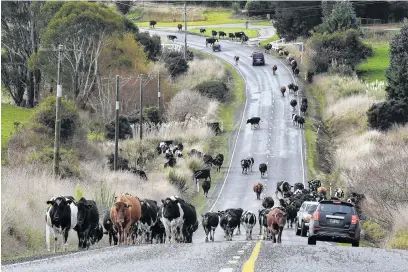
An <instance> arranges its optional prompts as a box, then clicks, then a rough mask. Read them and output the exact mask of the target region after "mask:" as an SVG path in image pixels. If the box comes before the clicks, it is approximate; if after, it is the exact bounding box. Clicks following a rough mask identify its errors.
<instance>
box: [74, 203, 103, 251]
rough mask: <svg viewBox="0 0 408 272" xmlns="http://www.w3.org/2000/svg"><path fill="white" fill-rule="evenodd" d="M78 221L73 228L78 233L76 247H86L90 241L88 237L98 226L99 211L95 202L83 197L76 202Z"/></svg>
mask: <svg viewBox="0 0 408 272" xmlns="http://www.w3.org/2000/svg"><path fill="white" fill-rule="evenodd" d="M77 206H78V223H77V225H76V227H75V228H74V229H75V230H76V231H77V234H78V240H79V242H78V248H86V249H88V248H89V246H90V244H91V241H90V237H91V235H92V233H93V232H94V231H95V229H96V228H98V226H99V212H98V207H97V206H96V202H95V201H93V200H86V199H85V198H84V197H81V199H80V200H79V201H78V202H77Z"/></svg>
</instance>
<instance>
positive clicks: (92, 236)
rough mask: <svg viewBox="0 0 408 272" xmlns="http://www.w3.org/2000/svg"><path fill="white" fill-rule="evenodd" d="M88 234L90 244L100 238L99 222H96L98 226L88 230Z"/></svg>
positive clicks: (101, 232) (101, 228)
mask: <svg viewBox="0 0 408 272" xmlns="http://www.w3.org/2000/svg"><path fill="white" fill-rule="evenodd" d="M89 236H90V238H89V239H90V242H91V244H92V245H93V244H95V243H97V242H99V241H100V240H102V238H103V227H102V226H101V224H98V226H97V227H96V228H95V229H94V230H93V231H91V232H90V235H89Z"/></svg>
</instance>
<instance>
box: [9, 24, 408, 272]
mask: <svg viewBox="0 0 408 272" xmlns="http://www.w3.org/2000/svg"><path fill="white" fill-rule="evenodd" d="M155 32H156V33H158V34H160V35H168V34H169V32H165V31H162V30H157V31H155ZM180 36H181V35H180ZM188 41H189V46H191V47H193V48H196V49H199V50H203V51H204V52H207V53H213V52H212V49H211V48H210V47H208V48H205V42H204V38H202V37H198V36H192V35H189V37H188ZM221 44H222V52H216V53H214V54H215V55H217V56H218V57H220V58H222V59H224V60H226V61H227V62H229V63H231V64H233V57H234V55H237V54H238V55H239V56H240V63H239V65H238V67H237V68H238V69H239V71H240V72H241V74H242V76H243V77H244V79H245V82H246V86H247V88H246V92H247V102H246V105H245V109H244V114H243V122H242V123H241V125H240V127H239V132H238V137H237V141H236V143H235V150H234V153H233V155H232V160H231V168H229V169H228V167H224V169H225V171H228V173H227V178H226V179H225V183H222V191H221V193H220V194H218V193H215V194H214V193H212V194H211V196H210V199H209V200H208V201H209V203H210V202H211V203H213V204H211V205H210V208H211V210H213V211H218V210H223V209H227V208H238V207H240V208H243V209H244V210H251V211H253V212H255V213H257V211H258V209H259V208H260V207H261V201H260V200H256V196H255V193H254V192H253V191H252V186H253V184H254V183H257V182H262V183H263V184H265V185H266V192H264V194H263V196H265V195H268V196H273V197H275V190H276V183H277V181H279V180H286V181H289V182H290V183H292V184H293V183H295V182H304V181H305V179H306V177H305V169H304V167H305V166H304V154H305V152H304V140H303V132H302V130H301V129H299V128H296V127H294V126H293V125H292V121H291V114H292V108H291V107H290V105H289V101H290V99H291V98H292V97H293V95H288V94H286V96H285V97H282V96H281V94H280V91H279V88H280V86H282V85H288V84H289V83H291V82H292V81H293V79H292V76H291V74H290V73H289V71H288V70H287V69H286V68H285V67H284V66H283V65H282V64H281V63H280V62H279V61H278V60H276V59H273V58H272V57H271V56H266V66H260V67H253V66H252V62H251V58H250V55H251V53H252V52H253V51H254V49H253V48H250V47H247V46H245V45H242V44H239V43H236V42H229V41H225V42H221ZM273 64H276V65H277V66H278V71H277V74H276V75H275V76H274V75H272V69H271V66H272V65H273ZM297 99H298V100H299V99H301V95H300V96H299V97H297ZM253 116H259V117H261V120H262V121H261V123H260V129H257V130H252V129H251V127H250V125H249V124H248V125H247V124H245V123H246V119H247V118H250V117H253ZM249 156H252V157H253V158H254V159H255V166H254V168H253V171H252V172H248V174H247V175H245V174H242V173H241V168H240V160H241V159H243V158H247V157H249ZM262 162H265V163H267V164H268V175H267V177H265V178H263V179H261V178H260V172H259V170H258V166H259V164H260V163H262ZM258 232H259V226H258V225H257V226H256V227H255V228H254V232H253V240H252V241H245V234H244V230H243V228H242V234H241V235H238V236H234V237H233V241H232V242H225V240H224V238H223V232H222V230H221V229H220V228H218V229H217V230H216V235H215V242H210V243H205V242H204V232H203V230H202V227H201V226H200V227H199V230H198V231H197V232H196V233H195V235H194V239H193V243H192V244H164V245H140V246H129V247H121V248H119V247H110V248H103V249H97V250H91V251H87V252H78V253H74V254H70V255H65V256H59V257H53V258H47V259H42V260H37V261H33V262H26V263H19V264H13V265H6V266H2V267H1V270H2V271H53V272H55V271H70V272H74V271H81V272H82V271H103V270H108V269H109V270H112V271H117V270H119V271H127V270H129V269H131V270H132V271H186V272H189V271H223V272H227V271H241V270H242V268H243V266H244V263H245V262H247V261H248V260H250V261H249V262H248V264H249V268H248V267H246V268H245V269H244V271H254V270H255V271H408V252H407V251H396V250H382V249H369V248H351V247H339V246H334V245H333V244H329V243H323V242H318V243H317V245H316V246H306V244H307V240H306V238H302V237H298V236H295V234H294V230H293V229H288V228H286V229H285V230H284V233H283V238H282V244H281V245H276V244H272V243H271V242H270V241H261V242H257V239H258V235H257V234H258ZM256 244H259V245H258V246H256ZM259 246H260V249H259V252H257V250H254V248H258V247H259ZM258 254H259V255H258ZM250 256H251V258H250ZM251 264H252V268H251Z"/></svg>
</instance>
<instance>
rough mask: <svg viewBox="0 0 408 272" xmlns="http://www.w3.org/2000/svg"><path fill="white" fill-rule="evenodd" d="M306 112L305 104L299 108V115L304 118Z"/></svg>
mask: <svg viewBox="0 0 408 272" xmlns="http://www.w3.org/2000/svg"><path fill="white" fill-rule="evenodd" d="M306 111H307V104H303V103H302V105H301V106H300V113H301V114H302V115H303V116H305V115H306Z"/></svg>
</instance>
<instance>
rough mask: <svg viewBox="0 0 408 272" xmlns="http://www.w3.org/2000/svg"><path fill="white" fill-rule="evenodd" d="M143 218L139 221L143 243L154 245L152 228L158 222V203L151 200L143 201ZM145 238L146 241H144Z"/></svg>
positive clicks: (141, 203)
mask: <svg viewBox="0 0 408 272" xmlns="http://www.w3.org/2000/svg"><path fill="white" fill-rule="evenodd" d="M140 206H141V209H142V216H141V217H140V220H139V221H138V223H137V224H138V231H139V233H138V235H140V236H141V237H142V241H143V240H144V241H147V242H150V243H153V235H152V228H153V226H154V225H155V224H156V223H157V221H158V216H157V214H158V212H159V208H158V207H157V202H156V201H155V200H151V199H143V200H141V201H140ZM143 238H144V239H143Z"/></svg>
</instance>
